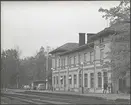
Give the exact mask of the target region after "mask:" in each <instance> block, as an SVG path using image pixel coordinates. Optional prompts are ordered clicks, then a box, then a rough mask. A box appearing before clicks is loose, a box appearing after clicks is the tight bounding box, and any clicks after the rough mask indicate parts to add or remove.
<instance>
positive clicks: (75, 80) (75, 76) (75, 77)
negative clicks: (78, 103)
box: [74, 74, 77, 85]
mask: <svg viewBox="0 0 131 105" xmlns="http://www.w3.org/2000/svg"><path fill="white" fill-rule="evenodd" d="M76 84H77V75H76V74H74V85H76Z"/></svg>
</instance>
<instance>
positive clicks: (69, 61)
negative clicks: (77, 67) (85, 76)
mask: <svg viewBox="0 0 131 105" xmlns="http://www.w3.org/2000/svg"><path fill="white" fill-rule="evenodd" d="M69 65H71V57H70V58H69Z"/></svg>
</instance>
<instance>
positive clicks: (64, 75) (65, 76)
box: [64, 75, 66, 87]
mask: <svg viewBox="0 0 131 105" xmlns="http://www.w3.org/2000/svg"><path fill="white" fill-rule="evenodd" d="M65 86H66V76H65V75H64V87H65Z"/></svg>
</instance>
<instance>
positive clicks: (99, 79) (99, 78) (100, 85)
mask: <svg viewBox="0 0 131 105" xmlns="http://www.w3.org/2000/svg"><path fill="white" fill-rule="evenodd" d="M97 75H98V88H101V87H102V76H101V72H98V74H97Z"/></svg>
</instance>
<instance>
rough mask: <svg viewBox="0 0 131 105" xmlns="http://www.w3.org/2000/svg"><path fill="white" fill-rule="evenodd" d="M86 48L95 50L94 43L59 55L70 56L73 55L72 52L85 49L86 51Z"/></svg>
mask: <svg viewBox="0 0 131 105" xmlns="http://www.w3.org/2000/svg"><path fill="white" fill-rule="evenodd" d="M86 48H91V49H93V48H94V43H87V44H84V45H82V46H78V47H77V48H75V49H72V50H69V51H65V52H63V53H60V54H59V55H65V54H69V53H72V52H75V51H80V50H83V49H86Z"/></svg>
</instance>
